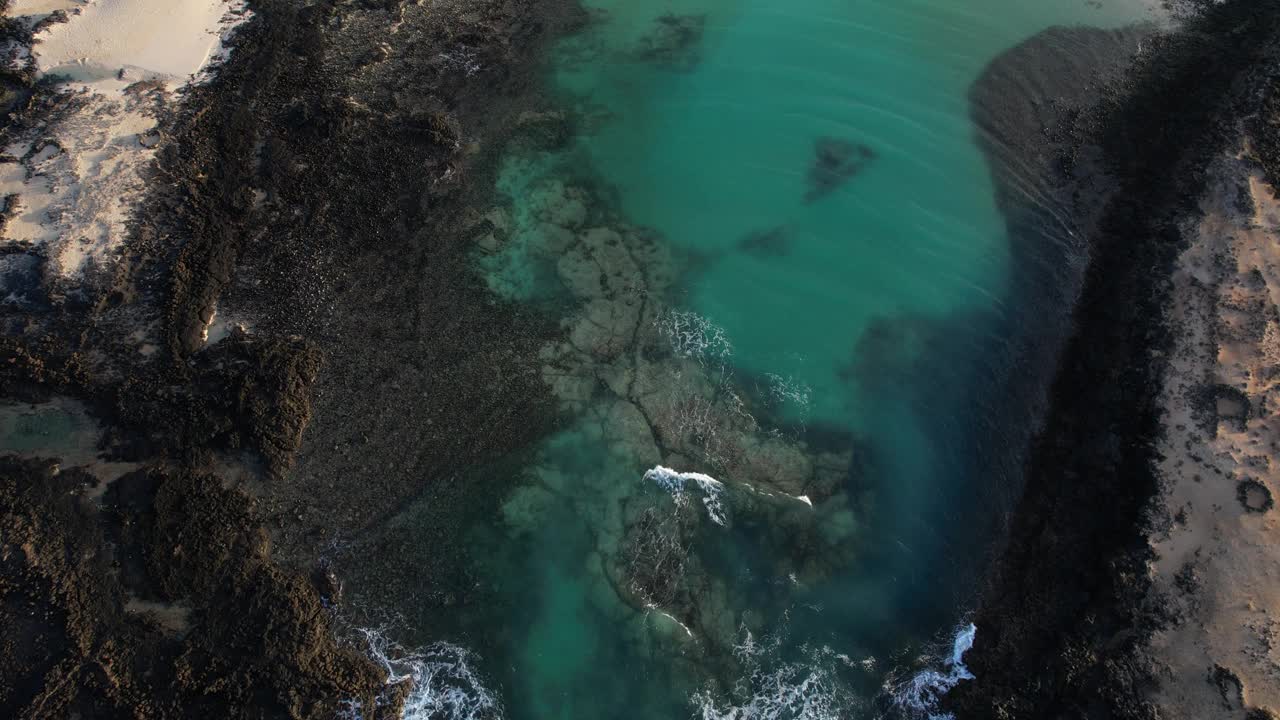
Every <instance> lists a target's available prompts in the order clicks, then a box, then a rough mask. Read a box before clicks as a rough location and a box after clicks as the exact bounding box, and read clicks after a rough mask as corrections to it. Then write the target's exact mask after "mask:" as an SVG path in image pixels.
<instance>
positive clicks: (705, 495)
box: [644, 465, 728, 525]
mask: <svg viewBox="0 0 1280 720" xmlns="http://www.w3.org/2000/svg"><path fill="white" fill-rule="evenodd" d="M644 479H645V481H646V482H652V483H656V484H657V485H658V487H660V488H662V489H663V490H666V491H667V492H669V493H671V497H672V498H674V499H675V501H676V502H677V503H685V502H688V497H689V495H688V487H689V484H690V483H692V484H693V485H695V486H697V488H698V489H699V490H701V491H702V504H703V505H705V506H706V508H707V515H708V516H709V517H710V518H711V521H712V522H714V523H715V524H717V525H724V524H725V523H726V522H727V521H728V515H727V514H726V512H725V507H724V503H723V502H722V501H721V496H722V495H723V494H724V483H722V482H720V481H719V480H717V479H715V478H713V477H711V476H710V475H704V474H702V473H696V472H679V471H677V470H672V469H671V468H668V467H663V466H661V465H656V466H654V467H653V468H652V469H650V470H648V471H646V472H645V474H644Z"/></svg>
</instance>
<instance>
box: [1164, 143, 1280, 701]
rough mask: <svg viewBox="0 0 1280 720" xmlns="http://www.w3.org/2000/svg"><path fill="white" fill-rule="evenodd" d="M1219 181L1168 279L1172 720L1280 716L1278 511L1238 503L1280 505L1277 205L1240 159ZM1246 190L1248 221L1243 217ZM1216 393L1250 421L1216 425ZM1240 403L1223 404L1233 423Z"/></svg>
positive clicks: (1168, 682)
mask: <svg viewBox="0 0 1280 720" xmlns="http://www.w3.org/2000/svg"><path fill="white" fill-rule="evenodd" d="M1215 178H1216V182H1217V186H1216V187H1214V188H1213V189H1212V190H1211V192H1209V194H1208V196H1207V197H1206V198H1204V199H1203V200H1202V203H1201V206H1202V208H1203V210H1204V212H1205V216H1204V218H1203V219H1202V220H1200V221H1199V223H1198V226H1197V227H1193V228H1191V230H1192V233H1193V238H1194V240H1193V242H1192V244H1191V246H1190V247H1189V248H1188V249H1187V250H1186V251H1185V252H1184V253H1183V254H1182V256H1181V257H1180V258H1179V261H1178V267H1177V270H1176V272H1175V274H1174V277H1173V283H1174V292H1173V305H1172V307H1171V308H1170V317H1171V319H1172V320H1173V321H1174V322H1175V323H1176V332H1175V335H1176V340H1175V346H1174V349H1173V356H1172V357H1171V358H1170V362H1171V368H1170V372H1169V374H1168V375H1167V377H1166V379H1165V387H1164V391H1163V395H1162V404H1163V407H1164V410H1165V419H1164V426H1165V428H1164V429H1165V439H1164V443H1163V445H1162V447H1161V452H1162V454H1163V455H1164V456H1165V457H1164V460H1163V462H1162V465H1161V471H1162V475H1163V480H1164V483H1165V496H1164V498H1163V508H1162V510H1163V513H1164V514H1165V515H1166V516H1167V517H1168V518H1170V519H1171V525H1170V529H1169V531H1168V532H1167V533H1164V534H1162V536H1160V537H1157V538H1155V539H1154V541H1153V543H1152V546H1153V548H1154V550H1155V551H1156V553H1157V555H1158V559H1157V561H1156V562H1155V563H1154V565H1153V567H1152V568H1151V570H1152V573H1153V577H1154V581H1155V584H1156V591H1157V592H1158V593H1160V595H1158V596H1157V598H1155V599H1153V600H1154V602H1157V603H1159V604H1160V606H1161V607H1166V608H1169V609H1171V610H1172V611H1173V612H1174V613H1176V615H1177V617H1178V620H1177V621H1176V622H1175V623H1174V624H1173V626H1172V627H1170V628H1168V629H1167V630H1165V631H1163V632H1161V633H1159V634H1158V635H1157V636H1156V638H1155V639H1154V641H1153V647H1152V648H1151V650H1152V653H1151V657H1152V659H1153V661H1155V663H1156V665H1157V668H1158V670H1159V671H1160V673H1161V674H1162V678H1161V679H1162V688H1161V690H1160V692H1159V693H1158V694H1157V697H1156V701H1157V703H1158V705H1159V708H1160V712H1161V717H1163V718H1168V719H1170V720H1179V719H1186V720H1193V719H1194V720H1204V719H1207V718H1217V717H1224V718H1225V717H1243V711H1244V709H1245V708H1252V707H1269V708H1272V709H1277V710H1280V511H1278V510H1275V509H1273V510H1270V511H1268V512H1266V513H1256V512H1248V511H1246V509H1245V507H1244V505H1243V504H1242V503H1241V501H1240V499H1239V497H1238V486H1239V483H1240V482H1241V481H1242V480H1245V479H1249V480H1253V481H1256V482H1259V483H1262V484H1263V485H1265V486H1266V487H1267V488H1268V489H1269V490H1270V491H1271V493H1273V494H1276V493H1280V417H1278V416H1277V415H1276V414H1275V410H1274V408H1277V407H1280V315H1277V314H1276V306H1277V304H1280V202H1277V201H1276V199H1275V198H1274V197H1273V194H1272V189H1271V188H1270V187H1268V186H1266V185H1265V184H1264V183H1263V182H1262V180H1261V179H1260V178H1259V177H1257V176H1256V175H1254V174H1252V172H1251V171H1250V170H1249V168H1248V167H1247V166H1245V165H1243V164H1242V163H1240V162H1238V161H1237V160H1235V159H1234V158H1224V159H1223V160H1222V161H1220V162H1219V163H1218V164H1217V166H1216V168H1215ZM1242 183H1247V185H1245V187H1247V188H1248V191H1249V194H1251V195H1252V198H1253V202H1254V204H1255V205H1256V208H1257V212H1256V213H1254V214H1253V216H1252V217H1250V216H1248V215H1246V214H1245V213H1242V212H1241V211H1240V210H1239V208H1238V195H1237V190H1238V188H1240V187H1241V186H1242ZM1214 385H1226V386H1230V387H1232V388H1236V389H1238V390H1240V391H1241V392H1243V393H1244V395H1245V396H1246V397H1247V398H1248V400H1249V404H1250V405H1251V406H1252V408H1251V411H1250V412H1249V414H1248V417H1247V420H1242V421H1241V420H1233V419H1231V418H1230V417H1225V418H1224V417H1219V419H1218V421H1217V422H1216V423H1215V422H1213V416H1212V414H1210V415H1209V417H1208V420H1207V421H1206V419H1205V418H1204V417H1203V416H1201V415H1200V414H1199V413H1197V412H1196V411H1195V408H1196V407H1197V406H1199V407H1201V408H1204V407H1206V403H1205V400H1204V398H1205V397H1207V396H1206V395H1205V391H1206V389H1208V388H1211V387H1212V386H1214ZM1233 404H1234V403H1232V402H1230V401H1224V402H1222V403H1219V404H1218V405H1220V407H1221V409H1222V410H1224V411H1229V412H1228V413H1225V414H1229V415H1233V416H1238V415H1239V413H1236V412H1234V408H1233V407H1232V405H1233ZM1208 405H1210V406H1212V405H1213V403H1209V404H1208ZM1277 499H1278V500H1280V496H1278V497H1277ZM1215 666H1216V667H1221V668H1224V669H1225V670H1227V671H1229V672H1230V673H1233V674H1234V675H1235V676H1236V677H1237V678H1238V679H1239V682H1240V688H1239V691H1237V689H1236V687H1235V686H1234V683H1227V692H1226V693H1225V694H1224V692H1223V690H1222V688H1221V687H1220V686H1219V685H1218V684H1215V683H1212V682H1210V673H1211V672H1212V671H1213V669H1214V668H1215Z"/></svg>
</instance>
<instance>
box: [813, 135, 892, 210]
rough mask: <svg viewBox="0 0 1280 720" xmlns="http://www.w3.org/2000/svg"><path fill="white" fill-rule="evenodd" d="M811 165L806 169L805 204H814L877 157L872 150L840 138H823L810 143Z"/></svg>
mask: <svg viewBox="0 0 1280 720" xmlns="http://www.w3.org/2000/svg"><path fill="white" fill-rule="evenodd" d="M813 155H814V157H813V165H811V166H810V167H809V175H808V183H809V190H808V192H806V193H805V195H804V201H805V202H806V203H811V202H814V201H815V200H818V199H820V198H822V197H824V196H826V195H827V194H828V193H830V192H832V191H833V190H835V189H836V188H838V187H840V186H841V185H843V184H845V183H846V182H848V181H849V180H851V179H852V178H853V177H854V176H855V175H857V174H858V173H860V172H862V171H863V170H864V169H865V168H866V166H867V165H868V164H869V163H870V162H871V161H872V160H875V158H876V153H875V151H874V150H872V149H871V148H869V147H867V146H866V145H863V144H861V143H854V142H850V141H848V140H842V139H840V138H830V137H823V138H818V139H817V140H816V141H814V143H813Z"/></svg>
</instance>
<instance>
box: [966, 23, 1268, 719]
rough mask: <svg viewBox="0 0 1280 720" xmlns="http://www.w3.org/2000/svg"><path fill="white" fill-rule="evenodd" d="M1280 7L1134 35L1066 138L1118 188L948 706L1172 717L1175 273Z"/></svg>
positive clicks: (999, 712)
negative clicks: (1106, 85) (1165, 591)
mask: <svg viewBox="0 0 1280 720" xmlns="http://www.w3.org/2000/svg"><path fill="white" fill-rule="evenodd" d="M1278 10H1280V8H1277V6H1276V4H1275V3H1269V2H1267V3H1258V2H1227V3H1223V4H1203V5H1202V6H1200V7H1196V8H1192V12H1191V14H1190V17H1189V18H1188V19H1187V20H1186V21H1185V25H1184V26H1183V28H1182V29H1181V30H1180V31H1178V32H1175V33H1173V34H1168V35H1160V36H1154V37H1151V38H1148V39H1146V40H1144V41H1143V44H1142V52H1141V53H1140V54H1139V55H1138V58H1137V62H1136V65H1135V67H1134V68H1133V69H1132V70H1131V71H1130V72H1129V73H1128V75H1127V76H1126V77H1125V78H1124V80H1123V82H1121V83H1119V84H1118V85H1116V86H1114V89H1113V91H1112V92H1110V93H1108V94H1107V96H1106V98H1105V100H1104V103H1103V106H1102V107H1101V108H1100V109H1099V110H1098V111H1096V113H1093V114H1085V115H1083V116H1082V122H1081V123H1080V124H1079V125H1077V131H1076V133H1074V134H1075V137H1076V138H1077V140H1075V141H1072V142H1070V143H1068V144H1067V147H1070V148H1074V149H1076V150H1079V151H1085V152H1086V155H1085V156H1086V157H1087V154H1088V151H1089V150H1090V148H1091V146H1092V147H1096V148H1097V149H1098V150H1100V152H1101V157H1102V158H1104V161H1105V165H1104V167H1105V168H1106V169H1107V171H1108V172H1109V174H1110V175H1111V177H1112V178H1113V179H1114V181H1115V182H1116V184H1117V190H1116V192H1115V194H1114V195H1112V196H1111V198H1110V199H1109V200H1108V201H1107V202H1106V204H1105V205H1104V206H1103V208H1102V210H1101V212H1100V214H1099V215H1098V219H1097V224H1096V230H1095V231H1094V232H1093V233H1092V235H1091V237H1090V240H1089V248H1090V264H1089V267H1088V270H1087V272H1086V276H1085V281H1084V286H1083V289H1082V291H1081V296H1080V301H1079V304H1078V305H1077V307H1076V310H1075V314H1074V317H1073V321H1074V326H1075V332H1074V335H1073V336H1072V338H1071V339H1070V340H1069V341H1068V344H1067V347H1066V349H1065V351H1064V355H1063V356H1062V360H1061V363H1060V369H1059V374H1058V377H1057V380H1056V381H1055V383H1054V385H1053V388H1052V391H1051V399H1050V410H1049V413H1048V416H1047V418H1046V420H1045V424H1044V427H1043V429H1042V431H1041V432H1040V435H1039V438H1038V440H1037V441H1036V443H1035V444H1034V446H1033V449H1032V453H1031V457H1030V461H1029V466H1028V474H1027V485H1026V490H1025V494H1024V496H1023V498H1022V501H1021V503H1020V505H1019V507H1018V509H1017V511H1016V513H1015V515H1014V517H1013V521H1012V523H1011V532H1010V536H1009V539H1008V541H1007V544H1006V546H1005V550H1004V552H1003V554H1002V555H1001V556H1000V557H999V558H998V560H997V562H996V565H995V569H994V572H993V573H992V576H991V578H990V580H989V581H988V583H987V585H986V587H985V589H984V592H983V595H982V601H981V603H980V606H979V609H978V611H977V613H976V616H975V618H974V622H975V624H976V625H977V638H976V641H975V643H974V646H973V649H972V650H971V651H970V652H969V653H968V654H967V655H966V657H965V662H966V664H967V665H968V667H969V668H970V670H971V671H972V672H973V674H974V675H975V676H976V679H975V680H972V681H968V682H963V683H960V684H959V686H958V687H957V688H956V689H955V690H954V691H953V692H952V693H951V694H950V695H949V696H948V697H947V700H946V702H947V704H948V705H949V707H950V708H951V709H952V710H953V711H954V712H955V714H956V715H957V717H960V718H969V717H972V718H987V717H1008V718H1017V717H1037V718H1041V717H1042V718H1068V717H1070V718H1077V717H1078V718H1086V717H1087V718H1108V717H1115V718H1155V717H1167V716H1168V714H1167V712H1168V711H1167V710H1163V709H1162V708H1161V707H1160V700H1159V694H1158V690H1159V688H1160V687H1161V684H1162V683H1166V682H1170V681H1171V680H1172V678H1169V677H1167V676H1164V673H1163V667H1164V666H1165V665H1167V662H1166V658H1162V657H1161V656H1160V654H1159V652H1153V650H1152V646H1151V641H1152V638H1153V637H1154V635H1155V634H1156V633H1158V632H1159V631H1160V630H1161V629H1162V628H1165V627H1167V626H1168V625H1169V624H1170V623H1172V622H1174V621H1175V618H1172V617H1170V614H1169V612H1168V607H1167V603H1166V601H1165V599H1164V598H1163V597H1162V595H1161V593H1160V591H1159V588H1157V587H1155V584H1154V583H1153V573H1152V571H1151V569H1150V567H1151V565H1150V564H1151V563H1152V562H1153V561H1154V560H1156V553H1155V551H1154V550H1153V547H1152V545H1151V539H1152V537H1153V534H1154V533H1155V532H1156V531H1157V530H1158V528H1159V527H1160V526H1161V523H1160V519H1161V517H1160V516H1161V514H1162V505H1161V503H1162V498H1163V495H1162V492H1161V491H1162V487H1163V486H1164V485H1165V478H1164V477H1163V476H1162V473H1161V469H1160V465H1159V463H1160V460H1161V457H1162V448H1161V444H1160V443H1161V442H1162V439H1163V438H1164V437H1165V433H1166V427H1165V425H1164V418H1165V413H1166V408H1165V406H1164V405H1163V404H1162V403H1161V393H1162V388H1163V387H1164V379H1165V378H1166V377H1167V373H1168V372H1169V364H1168V358H1169V353H1170V351H1171V350H1172V348H1173V347H1174V344H1175V342H1176V340H1177V338H1176V337H1175V334H1174V331H1173V327H1172V325H1171V323H1170V317H1169V315H1168V314H1167V310H1168V309H1169V308H1171V307H1173V305H1172V299H1173V297H1174V293H1175V292H1176V290H1175V287H1174V283H1173V282H1172V281H1171V277H1172V276H1173V271H1174V267H1175V262H1176V260H1177V258H1178V257H1179V254H1180V253H1181V251H1182V250H1183V249H1184V248H1185V247H1187V246H1188V244H1189V243H1191V241H1192V233H1189V232H1188V231H1187V228H1188V227H1191V228H1194V227H1195V225H1194V223H1192V221H1193V220H1195V219H1196V218H1198V217H1199V214H1200V209H1199V208H1200V205H1199V203H1200V198H1201V197H1202V196H1203V195H1204V194H1205V192H1206V189H1207V188H1208V187H1210V183H1211V182H1212V180H1213V171H1212V167H1213V165H1214V163H1215V161H1216V159H1217V158H1218V157H1219V156H1220V155H1221V154H1222V153H1224V152H1226V151H1228V150H1230V149H1232V148H1235V147H1237V146H1238V145H1239V143H1240V133H1241V131H1242V128H1243V127H1244V126H1246V124H1247V123H1245V122H1244V120H1245V119H1246V118H1250V117H1256V116H1258V115H1257V114H1258V113H1259V111H1260V110H1261V109H1262V107H1263V104H1264V99H1265V98H1266V96H1267V95H1268V94H1269V93H1270V92H1271V90H1270V88H1271V87H1272V86H1273V84H1274V77H1275V74H1276V64H1275V63H1276V48H1277V46H1278V43H1280V12H1278ZM1264 89H1265V91H1264ZM1262 117H1265V116H1262ZM1077 156H1079V155H1078V154H1077ZM1264 159H1265V158H1264ZM1068 167H1070V166H1068ZM1075 167H1078V165H1077V166H1075ZM1189 223H1190V224H1189ZM1210 675H1211V672H1210V669H1206V680H1205V681H1206V683H1208V682H1210V677H1209V676H1210ZM1254 710H1255V711H1256V712H1263V711H1262V710H1260V709H1257V708H1255V709H1254ZM1236 711H1237V712H1241V713H1243V712H1244V708H1242V707H1239V706H1237V710H1236ZM1162 713H1163V714H1162ZM1228 716H1234V715H1228ZM1251 717H1252V716H1251ZM1260 717H1261V716H1260Z"/></svg>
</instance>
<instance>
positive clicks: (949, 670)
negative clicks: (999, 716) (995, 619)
mask: <svg viewBox="0 0 1280 720" xmlns="http://www.w3.org/2000/svg"><path fill="white" fill-rule="evenodd" d="M976 634H977V627H975V626H974V624H973V623H967V624H965V625H961V626H960V627H959V628H957V629H956V634H955V638H954V639H953V640H952V643H951V654H950V655H948V656H947V657H946V658H944V659H943V661H942V666H941V667H940V668H930V669H928V670H922V671H920V672H918V673H916V674H915V675H913V676H912V677H911V678H910V679H909V680H907V681H906V682H903V683H900V684H893V683H892V682H890V683H887V686H886V688H885V689H886V690H887V691H888V692H889V696H890V697H891V698H892V700H893V704H894V706H895V707H897V708H898V709H899V710H901V711H902V712H903V713H904V714H905V715H906V716H907V717H909V718H913V719H917V718H918V719H919V720H954V718H953V716H952V715H951V713H944V712H941V711H940V709H939V707H938V703H939V701H940V700H941V699H942V696H943V695H946V694H947V693H948V692H950V691H951V689H952V688H954V687H955V686H956V685H958V684H959V683H960V681H962V680H972V679H973V673H971V672H969V668H967V667H965V664H964V654H965V653H966V652H968V651H969V648H971V647H973V638H974V636H975V635H976Z"/></svg>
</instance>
